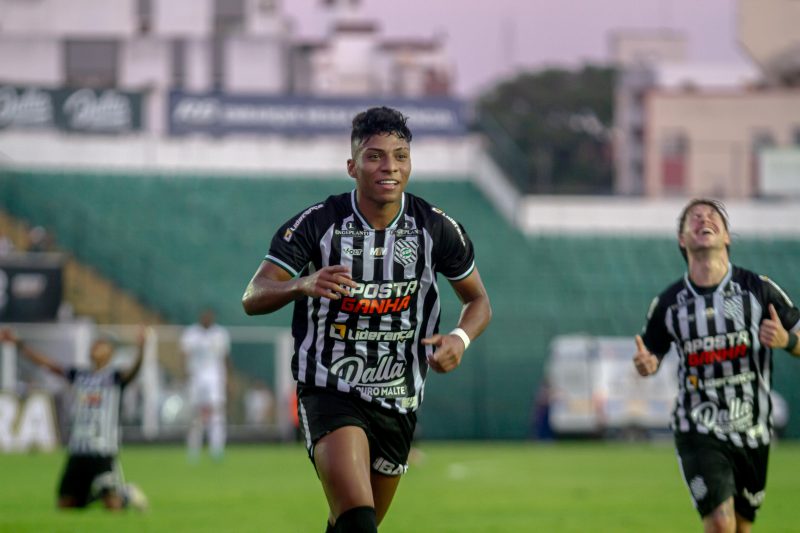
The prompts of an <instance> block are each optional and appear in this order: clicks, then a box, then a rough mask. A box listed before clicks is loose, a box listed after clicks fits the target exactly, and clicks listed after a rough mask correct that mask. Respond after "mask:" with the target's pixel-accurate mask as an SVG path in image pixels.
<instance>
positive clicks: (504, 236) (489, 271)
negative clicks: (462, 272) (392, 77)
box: [0, 170, 800, 438]
mask: <svg viewBox="0 0 800 533" xmlns="http://www.w3.org/2000/svg"><path fill="white" fill-rule="evenodd" d="M0 178H1V179H0V198H2V206H1V207H2V208H3V209H5V210H6V211H8V212H9V213H11V214H13V215H14V216H16V217H20V218H24V219H27V220H29V221H32V222H35V223H36V224H41V225H45V226H47V227H48V229H50V230H51V231H52V232H54V233H55V235H56V237H57V240H58V243H59V244H60V246H62V247H63V248H65V249H67V250H69V251H70V252H71V253H72V254H74V255H75V256H76V257H77V258H78V259H80V260H81V261H82V262H85V263H87V264H90V265H93V266H94V267H95V268H96V269H97V270H98V271H100V272H102V273H103V274H104V275H105V276H106V277H108V278H109V279H111V280H113V281H114V282H116V283H117V284H118V285H119V286H120V287H123V288H125V289H127V290H128V291H130V292H131V293H134V294H136V295H137V296H138V297H139V299H140V300H141V301H142V302H143V303H145V304H146V305H148V306H149V307H151V308H152V309H154V310H156V311H158V312H159V313H160V314H161V315H162V316H164V317H165V318H166V319H167V320H169V321H171V322H174V323H178V324H185V323H189V322H191V321H192V320H193V319H194V317H195V316H196V312H197V310H198V309H199V308H200V307H201V306H204V305H207V304H212V305H213V306H214V307H215V308H216V309H217V315H218V319H219V321H220V323H223V324H227V325H257V324H263V325H272V326H286V325H288V323H289V319H288V313H289V310H288V309H285V310H282V311H281V312H280V313H277V314H276V315H270V316H266V317H260V318H250V317H247V316H246V315H245V314H244V313H243V312H242V310H241V305H240V297H241V294H242V291H243V290H244V287H245V285H246V283H247V281H248V280H249V278H250V276H251V275H252V273H253V272H254V270H255V268H256V267H257V265H258V264H259V262H260V261H261V258H262V257H263V254H264V253H265V252H266V251H267V249H268V247H269V241H270V238H271V236H272V233H273V232H274V231H275V229H276V228H277V226H278V225H279V224H280V223H281V222H283V221H285V220H286V219H288V218H289V217H290V216H292V215H293V214H295V213H297V212H299V211H301V210H302V208H303V207H305V206H307V205H310V204H312V203H314V202H316V201H318V200H320V199H322V198H324V197H325V196H327V195H329V194H336V193H339V192H342V191H346V190H348V188H349V187H350V186H351V185H350V182H349V180H348V179H346V178H343V177H333V176H330V177H316V178H315V177H306V178H297V177H288V176H287V177H275V176H271V177H270V179H259V178H255V177H225V178H220V177H200V176H185V175H181V176H167V175H161V176H153V175H109V174H106V173H97V174H91V173H68V172H67V173H61V172H39V171H17V170H5V171H4V172H3V174H2V176H0ZM409 191H410V192H412V193H415V194H419V195H420V196H422V197H424V198H426V199H428V200H429V201H431V202H432V203H434V204H436V205H438V206H439V207H441V208H442V209H444V210H445V211H447V212H448V213H449V214H450V215H452V216H453V217H455V218H456V219H458V220H459V221H461V222H462V223H463V224H464V226H465V227H466V229H467V231H468V232H469V234H470V235H471V237H472V239H473V241H474V242H475V245H476V250H477V253H478V265H479V268H480V272H481V275H482V277H483V278H484V282H485V284H486V286H487V289H488V290H489V292H490V295H491V297H492V303H493V308H494V319H493V322H492V325H491V327H490V328H489V329H488V330H487V332H486V333H485V335H484V336H482V337H481V338H480V339H478V340H477V341H476V342H475V343H474V344H473V346H472V347H471V348H470V350H469V352H468V353H467V356H466V357H465V358H464V362H463V365H462V368H460V369H459V370H458V371H457V372H455V373H452V374H449V375H447V376H438V375H434V376H433V377H431V379H430V381H429V385H428V387H427V389H426V397H425V402H426V406H425V408H424V409H423V410H422V415H421V418H420V433H421V436H422V437H423V438H440V437H447V438H524V437H526V436H528V435H529V432H530V427H531V424H532V421H531V419H530V417H531V412H532V407H533V399H534V397H535V395H536V390H537V387H538V385H539V383H540V380H541V377H542V373H543V367H544V361H545V359H546V357H547V352H548V349H549V344H550V341H551V339H552V338H553V337H554V336H556V335H559V334H570V333H577V332H580V333H587V334H590V335H605V336H609V335H619V336H630V337H631V347H632V348H631V349H632V351H633V340H632V337H633V335H634V334H636V333H637V332H638V331H639V328H640V327H641V324H642V323H643V320H644V314H645V312H646V310H647V307H648V305H649V303H650V300H651V299H652V297H653V296H655V295H656V294H657V293H658V292H659V291H660V290H661V289H663V288H664V287H665V286H666V285H667V284H668V283H669V282H671V281H672V280H675V279H677V278H678V276H679V275H680V274H681V273H682V272H683V268H684V264H683V260H682V258H681V256H680V254H679V253H678V250H677V245H676V242H675V239H674V238H673V237H669V236H667V237H641V236H636V237H628V236H615V237H609V236H593V235H584V236H566V235H564V236H562V235H543V236H530V237H526V236H524V235H523V234H522V233H520V232H519V231H518V230H517V229H515V228H513V227H511V226H510V225H509V224H508V223H507V222H506V221H505V219H504V218H503V217H501V216H500V215H499V214H498V213H497V212H496V211H495V210H494V208H493V207H492V206H491V205H490V203H489V202H488V201H486V200H485V199H484V198H483V197H482V195H481V194H480V192H479V191H478V190H477V189H476V188H475V187H474V186H473V185H472V184H471V183H470V182H469V181H464V180H458V181H447V182H442V181H426V180H417V181H412V182H411V184H410V186H409ZM732 252H733V258H734V260H735V262H736V263H737V264H740V265H742V266H744V267H747V268H751V269H754V270H756V271H759V272H763V273H765V274H767V275H769V276H771V277H774V278H775V279H777V280H778V281H779V282H780V283H781V285H782V286H783V287H784V289H785V290H786V291H787V292H788V293H789V294H790V295H794V296H795V297H796V298H800V240H791V239H769V238H763V239H754V238H747V239H745V238H740V237H737V236H736V235H734V244H733V247H732ZM442 293H443V297H444V303H443V308H444V313H443V317H442V323H443V325H444V326H443V327H448V325H449V324H454V323H455V321H456V319H457V312H458V303H457V300H456V298H455V296H454V295H453V294H452V291H451V290H449V288H448V287H446V284H444V285H443V286H442ZM234 358H235V360H236V364H237V367H239V368H241V369H242V370H246V369H247V368H248V367H251V368H252V371H253V372H257V371H262V372H263V365H258V364H253V362H254V359H255V358H256V354H255V353H252V352H247V351H240V352H238V353H235V354H234ZM257 369H261V370H257ZM798 381H800V365H799V364H798V362H797V361H792V360H791V359H790V357H789V356H788V355H786V354H783V353H782V352H781V353H779V354H778V356H777V357H776V371H775V385H776V388H777V389H778V390H779V391H780V392H781V393H782V394H783V395H784V397H785V398H786V400H787V401H788V402H789V404H790V406H792V407H794V409H795V410H796V411H800V390H798V389H797V388H796V387H793V386H792V384H794V383H797V382H798ZM798 418H800V417H795V419H794V420H790V423H789V427H788V431H787V435H789V436H795V437H798V436H800V420H798Z"/></svg>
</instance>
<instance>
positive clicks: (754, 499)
mask: <svg viewBox="0 0 800 533" xmlns="http://www.w3.org/2000/svg"><path fill="white" fill-rule="evenodd" d="M742 496H744V498H745V499H746V500H747V502H748V503H749V504H750V505H752V506H753V507H761V504H762V503H764V496H766V494H765V493H764V491H763V490H760V491H758V492H756V493H755V494H753V493H752V492H750V491H749V490H747V489H742Z"/></svg>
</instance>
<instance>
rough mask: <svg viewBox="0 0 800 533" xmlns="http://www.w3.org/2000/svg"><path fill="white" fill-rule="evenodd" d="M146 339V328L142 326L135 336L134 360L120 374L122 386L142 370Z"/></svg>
mask: <svg viewBox="0 0 800 533" xmlns="http://www.w3.org/2000/svg"><path fill="white" fill-rule="evenodd" d="M146 339H147V328H145V327H144V326H141V327H139V332H138V333H137V334H136V359H134V361H133V364H132V365H131V367H130V368H129V369H128V370H126V371H124V372H123V373H122V384H123V385H127V384H128V383H130V382H131V381H133V378H135V377H136V374H138V373H139V370H140V369H141V368H142V361H143V360H144V343H145V340H146Z"/></svg>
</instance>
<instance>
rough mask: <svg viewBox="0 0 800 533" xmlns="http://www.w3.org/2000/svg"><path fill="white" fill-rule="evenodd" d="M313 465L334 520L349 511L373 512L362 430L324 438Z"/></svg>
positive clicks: (344, 429) (341, 431)
mask: <svg viewBox="0 0 800 533" xmlns="http://www.w3.org/2000/svg"><path fill="white" fill-rule="evenodd" d="M314 464H315V465H316V468H317V474H318V475H319V479H320V482H321V483H322V488H323V490H324V491H325V497H326V498H327V500H328V507H329V508H330V511H331V514H332V515H333V517H334V520H338V518H339V517H340V516H341V515H342V514H343V513H344V512H346V511H348V510H350V509H355V508H362V507H368V508H373V509H374V507H375V503H374V501H373V499H372V486H371V483H370V465H369V441H368V440H367V435H366V434H365V433H364V430H363V429H361V428H360V427H356V426H345V427H342V428H339V429H337V430H335V431H332V432H331V433H328V434H327V435H325V436H324V437H322V438H321V439H320V440H319V441H318V442H317V444H316V446H314Z"/></svg>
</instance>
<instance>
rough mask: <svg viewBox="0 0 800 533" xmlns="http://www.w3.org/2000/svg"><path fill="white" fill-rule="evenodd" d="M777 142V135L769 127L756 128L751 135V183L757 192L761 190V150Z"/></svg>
mask: <svg viewBox="0 0 800 533" xmlns="http://www.w3.org/2000/svg"><path fill="white" fill-rule="evenodd" d="M775 144H776V143H775V136H774V135H773V134H772V132H771V131H769V130H767V129H759V130H755V131H753V133H752V135H751V136H750V185H751V187H752V191H753V192H754V193H756V194H757V192H758V191H760V190H761V152H762V151H763V150H765V149H766V148H771V147H773V146H775Z"/></svg>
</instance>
